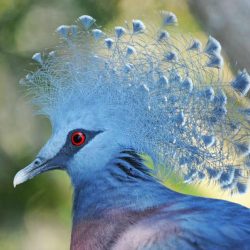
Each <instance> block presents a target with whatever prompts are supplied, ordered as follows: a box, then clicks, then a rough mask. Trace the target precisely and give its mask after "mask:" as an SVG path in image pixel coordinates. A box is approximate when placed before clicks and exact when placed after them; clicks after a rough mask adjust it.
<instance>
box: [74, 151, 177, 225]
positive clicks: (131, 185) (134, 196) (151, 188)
mask: <svg viewBox="0 0 250 250" xmlns="http://www.w3.org/2000/svg"><path fill="white" fill-rule="evenodd" d="M175 196H178V194H177V193H175V192H173V191H171V190H169V189H167V188H166V187H165V186H163V185H162V184H161V183H160V182H158V181H157V180H156V179H155V178H154V177H152V176H151V173H150V170H149V168H147V167H146V166H145V165H144V163H143V160H142V159H141V157H140V156H139V155H138V154H136V153H135V152H134V151H130V150H126V151H122V152H121V153H120V154H119V155H118V157H116V158H115V159H114V160H112V162H110V163H109V164H108V166H107V167H106V168H105V170H104V171H102V172H100V173H96V175H95V180H94V181H93V180H92V181H85V182H84V183H81V185H78V186H76V187H75V188H74V205H73V224H77V223H78V222H79V221H83V220H91V219H95V220H96V219H97V218H102V217H103V216H105V215H106V214H108V213H110V212H111V211H123V212H124V211H142V210H146V209H148V208H152V207H156V206H159V205H161V204H163V203H165V202H166V201H167V200H169V199H174V197H175Z"/></svg>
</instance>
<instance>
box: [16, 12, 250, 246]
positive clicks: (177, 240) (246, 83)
mask: <svg viewBox="0 0 250 250" xmlns="http://www.w3.org/2000/svg"><path fill="white" fill-rule="evenodd" d="M161 15H162V20H163V21H162V25H161V27H160V29H159V31H157V32H156V34H154V35H153V36H152V35H151V34H150V33H148V32H147V30H146V26H145V24H144V23H143V22H142V21H140V20H137V19H136V20H133V21H132V26H129V25H128V23H126V26H125V27H122V26H117V27H115V29H114V34H106V32H103V31H102V30H100V29H99V27H98V26H95V19H94V18H92V17H90V16H87V15H83V16H81V17H79V19H78V23H77V25H71V26H67V25H62V26H60V27H58V29H57V33H58V34H59V35H60V38H61V42H60V44H59V45H58V46H57V48H56V50H55V51H51V52H49V53H48V54H47V55H43V56H42V55H41V54H40V53H36V54H35V55H34V56H33V59H34V60H35V61H36V62H37V63H39V64H40V68H39V69H38V70H37V71H36V72H33V73H30V74H28V75H27V76H26V77H25V79H24V80H23V81H22V82H21V83H22V84H23V85H25V86H26V87H27V89H28V91H30V94H31V96H32V98H33V103H34V104H35V106H36V107H38V113H41V114H44V115H45V116H47V117H48V118H49V120H50V122H51V125H52V136H51V138H50V139H49V141H48V142H47V144H46V145H45V146H44V147H43V148H42V149H41V151H40V152H39V153H38V155H37V157H36V159H35V160H34V161H33V162H32V163H31V164H30V165H28V166H27V167H26V168H24V169H23V170H21V171H19V172H18V173H17V174H16V176H15V178H14V186H16V185H17V184H20V183H22V182H24V181H26V180H28V179H31V178H33V177H34V176H36V175H38V174H40V173H43V172H46V171H49V170H53V169H61V170H65V171H66V172H67V173H68V175H69V176H70V178H71V182H72V186H73V189H74V205H73V227H72V239H71V249H72V250H84V249H91V250H95V249H97V250H99V249H100V250H101V249H119V250H126V249H129V250H133V249H153V250H154V249H213V250H215V249H239V247H240V249H250V212H249V209H247V208H244V207H242V206H240V205H236V204H233V203H229V202H226V201H220V200H214V199H207V198H200V197H194V196H189V195H183V194H179V193H176V192H174V191H172V190H170V189H168V188H167V187H165V186H164V185H163V184H162V183H163V182H164V181H165V180H166V179H167V178H168V177H169V175H170V174H171V173H173V172H174V173H175V174H178V175H180V178H182V180H183V181H184V182H185V183H192V182H194V183H199V182H202V181H203V180H205V179H206V180H207V181H210V183H211V184H213V185H219V186H220V188H221V189H222V190H223V191H226V192H229V193H231V194H234V193H245V192H246V190H247V185H248V182H249V176H250V168H249V166H250V146H249V141H250V133H249V129H250V128H249V121H250V118H249V117H250V111H249V108H247V107H248V102H247V99H246V98H245V96H246V95H247V93H248V91H249V90H250V76H249V75H248V73H247V72H246V71H245V70H243V71H239V72H238V74H237V75H236V77H235V78H234V79H233V80H232V81H231V82H225V81H224V80H223V78H222V75H223V74H222V68H223V58H222V56H221V45H220V43H219V42H218V41H217V40H216V39H215V38H213V37H209V39H208V42H207V44H206V46H205V48H204V49H202V45H201V42H200V41H198V40H196V39H191V40H188V39H186V38H184V37H183V36H182V35H180V36H178V37H177V36H175V35H172V34H170V30H171V29H172V28H174V26H175V24H176V23H177V17H176V16H175V15H174V14H173V13H171V12H166V11H163V12H162V13H161ZM92 27H93V29H92ZM236 103H241V104H242V106H241V107H239V108H237V106H236V105H235V104H236ZM143 155H147V156H148V157H150V158H151V159H152V161H153V163H154V164H153V166H151V168H150V167H149V166H147V164H146V163H145V161H144V160H143V157H142V156H143Z"/></svg>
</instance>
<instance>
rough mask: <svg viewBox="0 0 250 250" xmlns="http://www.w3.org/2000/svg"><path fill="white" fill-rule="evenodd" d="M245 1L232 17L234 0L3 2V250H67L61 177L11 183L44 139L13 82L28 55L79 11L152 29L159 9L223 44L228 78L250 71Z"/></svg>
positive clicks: (66, 195) (199, 191) (101, 20)
mask: <svg viewBox="0 0 250 250" xmlns="http://www.w3.org/2000/svg"><path fill="white" fill-rule="evenodd" d="M247 1H248V0H240V1H239V4H238V5H239V6H237V7H235V8H233V12H232V10H231V6H230V4H233V0H221V1H213V0H206V1H205V0H199V1H196V0H190V1H185V0H0V124H1V126H0V249H4V250H16V249H18V250H34V249H36V250H57V249H60V250H64V249H65V250H66V249H69V242H70V230H71V195H72V189H71V186H70V181H69V179H68V177H67V176H66V174H65V173H63V172H59V171H54V172H51V173H47V174H44V175H41V176H38V177H36V178H35V180H32V181H29V182H27V183H25V184H23V185H21V186H18V187H17V188H16V189H14V188H13V185H12V181H13V177H14V174H15V172H17V171H18V170H19V169H20V168H22V167H24V166H25V165H27V164H28V163H29V162H30V161H31V160H32V159H33V157H34V156H35V155H36V153H37V152H38V150H39V149H40V147H41V146H42V145H43V144H44V143H45V142H46V141H47V139H48V138H49V134H50V125H49V123H48V121H47V120H46V119H45V118H43V117H38V116H35V117H34V116H33V115H32V109H31V106H29V103H28V100H27V98H26V96H25V92H24V91H23V90H22V88H21V87H20V86H18V81H19V79H20V78H22V77H23V76H24V75H26V73H27V72H28V71H30V70H32V69H33V68H34V64H33V63H32V60H31V59H30V58H31V56H32V55H33V54H34V53H35V52H37V51H40V50H43V49H44V48H51V47H53V45H55V44H56V43H57V36H56V34H55V32H54V31H55V29H56V27H58V26H59V25H61V24H71V23H73V22H74V20H75V19H76V18H77V17H78V16H80V15H83V14H88V15H92V16H93V17H94V18H95V19H97V20H98V24H99V25H100V26H104V27H105V28H107V29H111V28H112V27H113V25H122V24H123V23H124V20H128V21H130V20H131V19H132V18H138V19H142V20H143V21H144V22H145V23H146V24H147V23H150V24H151V25H155V26H157V22H158V19H159V15H158V11H159V10H162V9H166V10H170V11H173V12H175V13H176V15H177V16H178V19H179V24H180V25H179V27H178V29H179V31H181V32H183V33H187V35H188V34H192V36H194V37H197V38H199V39H200V40H201V41H203V42H204V43H205V41H206V39H207V36H208V35H207V34H208V33H211V34H212V35H213V36H215V37H217V38H218V39H219V40H220V41H222V43H223V44H225V51H224V54H225V56H226V58H229V60H228V62H227V65H228V66H227V68H228V69H227V72H226V74H225V75H226V76H227V77H229V78H230V75H231V73H230V72H231V71H236V70H237V69H238V68H239V67H242V65H245V67H246V68H250V62H249V58H250V52H249V51H250V48H249V46H250V45H249V42H248V41H249V39H250V30H249V21H250V18H249V17H248V14H247V13H249V11H250V10H249V9H250V4H249V3H247ZM216 2H220V3H219V4H218V3H216ZM225 2H226V5H224V6H223V3H224V4H225ZM216 4H217V5H216ZM244 4H245V5H244ZM237 8H238V9H237ZM237 15H238V16H237ZM247 17H248V18H249V19H248V20H247ZM244 18H245V19H244ZM242 19H243V21H242ZM247 21H248V22H247ZM229 26H230V27H229ZM236 30H237V32H234V31H236ZM244 46H245V47H244ZM229 65H230V66H229ZM168 185H169V186H170V187H171V188H174V189H177V190H179V191H182V192H186V193H193V194H196V195H202V196H211V197H217V198H221V199H230V200H233V201H235V202H238V203H241V204H244V205H245V206H248V207H250V193H249V192H248V193H247V194H245V195H241V196H239V195H235V196H229V195H228V194H226V193H222V192H221V191H219V190H217V189H216V188H214V187H213V185H208V184H207V183H205V184H204V185H199V186H188V185H183V184H180V183H179V182H178V181H177V180H176V179H172V180H171V181H170V182H169V183H168Z"/></svg>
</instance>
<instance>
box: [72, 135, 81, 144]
mask: <svg viewBox="0 0 250 250" xmlns="http://www.w3.org/2000/svg"><path fill="white" fill-rule="evenodd" d="M73 140H74V142H75V143H80V142H81V141H82V135H80V134H76V135H74V138H73Z"/></svg>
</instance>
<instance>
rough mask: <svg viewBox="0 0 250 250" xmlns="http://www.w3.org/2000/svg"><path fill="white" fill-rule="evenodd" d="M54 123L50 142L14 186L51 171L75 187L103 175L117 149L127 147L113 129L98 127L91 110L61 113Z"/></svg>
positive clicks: (71, 110) (98, 119) (97, 120)
mask: <svg viewBox="0 0 250 250" xmlns="http://www.w3.org/2000/svg"><path fill="white" fill-rule="evenodd" d="M94 110H95V109H94ZM67 114H68V116H67ZM62 118H63V119H62ZM57 119H59V121H60V122H59V121H58V120H57V122H56V123H54V124H53V125H52V135H51V138H50V139H49V140H48V142H47V143H46V144H45V146H44V147H43V148H42V149H41V150H40V152H39V153H38V155H37V157H36V158H35V160H34V161H33V162H32V163H31V164H29V165H28V166H27V167H25V168H24V169H22V170H20V171H19V172H18V173H17V174H16V176H15V178H14V186H16V185H18V184H20V183H23V182H25V181H27V180H28V179H31V178H33V177H35V176H36V175H38V174H41V173H43V172H47V171H49V170H54V169H61V170H65V171H67V173H68V174H69V176H70V177H71V180H72V183H73V185H77V184H78V183H80V182H83V181H84V180H87V179H89V178H92V177H93V176H95V175H96V174H97V173H98V172H104V171H105V166H106V165H107V163H108V162H109V161H111V160H112V158H114V157H115V156H116V154H118V153H119V152H120V151H121V150H122V149H123V148H122V146H121V145H127V144H126V141H125V140H123V139H122V137H121V134H120V136H118V134H119V133H118V132H117V131H116V130H115V129H111V128H110V127H105V126H104V125H102V124H101V123H100V117H99V116H98V114H97V112H95V113H94V111H93V109H91V110H88V112H84V111H82V112H79V109H78V108H77V109H76V110H75V111H74V109H72V106H71V108H70V110H69V113H67V112H66V110H64V117H58V116H57ZM54 122H55V120H54Z"/></svg>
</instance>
